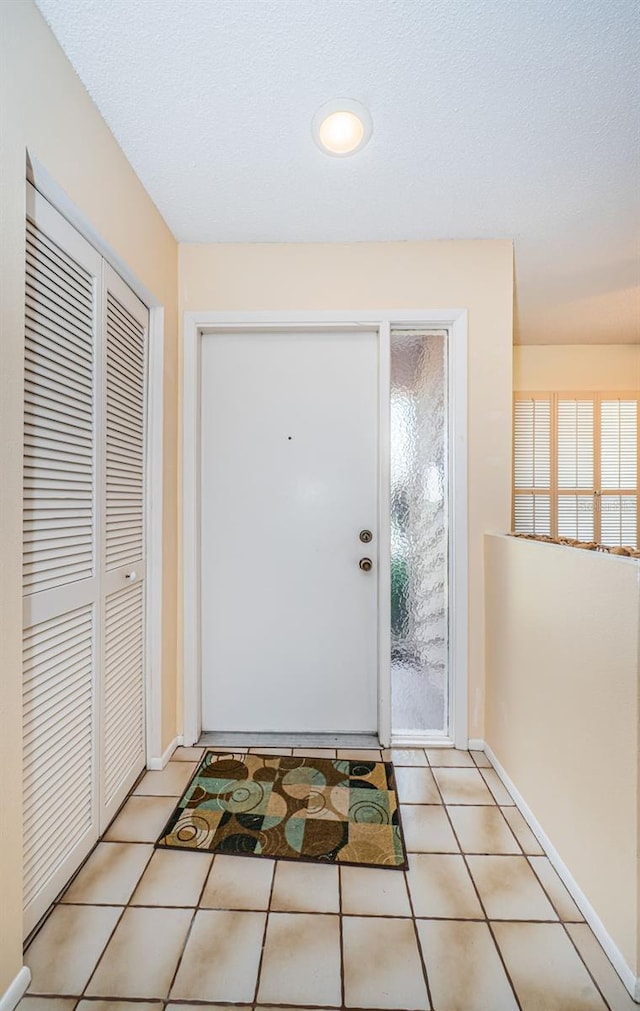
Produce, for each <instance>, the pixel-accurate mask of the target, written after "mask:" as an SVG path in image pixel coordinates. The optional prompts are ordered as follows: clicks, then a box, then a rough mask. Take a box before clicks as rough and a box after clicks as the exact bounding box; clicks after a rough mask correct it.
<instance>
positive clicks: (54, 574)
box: [23, 222, 95, 594]
mask: <svg viewBox="0 0 640 1011" xmlns="http://www.w3.org/2000/svg"><path fill="white" fill-rule="evenodd" d="M26 285H27V353H26V357H25V413H24V422H25V425H24V480H23V487H24V505H25V513H24V553H23V592H24V593H25V594H30V593H38V592H40V591H42V590H50V589H54V588H57V587H62V586H65V585H66V584H68V583H71V582H75V581H76V580H79V579H85V578H87V577H89V576H91V575H92V573H93V570H94V548H93V509H94V503H93V497H94V496H93V489H94V465H93V451H94V439H93V412H94V403H93V339H94V338H93V334H94V317H95V296H94V280H93V278H92V276H91V275H90V274H89V272H88V271H86V270H85V269H84V268H83V267H82V266H81V265H80V264H78V263H76V262H75V261H74V260H73V259H72V258H71V257H70V256H68V254H67V253H66V252H64V251H63V250H62V249H61V248H60V247H59V246H57V245H56V243H55V242H54V241H53V240H52V239H50V238H48V237H46V236H45V235H44V234H43V233H42V232H40V231H39V230H38V229H37V227H36V226H35V225H34V224H32V223H31V222H28V223H27V264H26ZM30 321H31V325H30ZM71 363H72V364H71ZM69 364H71V368H68V365H69ZM44 530H46V537H45V536H41V534H42V532H43V531H44Z"/></svg>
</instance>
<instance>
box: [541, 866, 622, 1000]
mask: <svg viewBox="0 0 640 1011" xmlns="http://www.w3.org/2000/svg"><path fill="white" fill-rule="evenodd" d="M547 859H548V857H547ZM581 922H582V924H583V925H584V926H585V927H586V928H587V930H591V927H590V926H589V924H588V923H587V921H586V920H582V921H581ZM562 926H563V928H564V932H565V934H566V935H567V937H568V938H569V942H570V943H571V945H572V946H573V948H574V950H575V952H576V954H577V956H578V958H579V959H580V961H581V962H582V964H583V965H584V967H585V969H586V970H587V973H588V974H589V976H590V978H591V980H592V981H593V985H594V986H595V988H596V990H597V991H598V993H599V994H600V996H601V997H602V1000H603V1001H604V1005H605V1007H606V1008H607V1011H615V1008H612V1007H611V1004H610V1003H609V1001H608V999H607V997H606V996H605V994H604V992H603V991H602V990H601V988H600V986H599V984H598V981H597V980H596V978H595V976H594V975H593V973H592V972H591V969H590V968H589V966H588V965H587V963H586V960H585V959H584V958H583V957H582V954H581V952H580V949H579V948H578V945H577V944H576V942H575V941H574V939H573V938H572V936H571V933H570V931H569V930H568V929H567V924H566V923H565V922H564V921H563V923H562ZM591 933H593V931H591ZM594 937H595V934H594ZM596 942H597V943H598V945H600V942H599V941H598V938H597V937H596ZM600 947H602V945H600ZM603 950H604V949H603ZM604 954H605V957H607V960H608V956H607V953H606V951H605V952H604ZM609 965H611V968H612V969H613V970H614V972H615V971H616V970H615V967H614V966H613V965H612V964H611V962H610V961H609ZM616 976H617V974H616ZM617 978H618V979H620V977H619V976H617ZM620 982H621V983H622V980H620ZM622 986H624V983H622ZM625 989H626V988H625ZM626 992H627V994H628V996H629V997H630V998H631V1000H633V997H631V995H630V994H629V993H628V991H626Z"/></svg>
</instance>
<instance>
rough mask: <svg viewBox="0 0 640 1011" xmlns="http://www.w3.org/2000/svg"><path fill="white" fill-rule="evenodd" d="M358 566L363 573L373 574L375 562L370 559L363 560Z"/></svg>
mask: <svg viewBox="0 0 640 1011" xmlns="http://www.w3.org/2000/svg"><path fill="white" fill-rule="evenodd" d="M358 565H359V566H360V568H361V569H362V571H363V572H371V570H372V568H373V562H372V561H371V559H370V558H361V559H360V561H359V562H358Z"/></svg>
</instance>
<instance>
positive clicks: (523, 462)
mask: <svg viewBox="0 0 640 1011" xmlns="http://www.w3.org/2000/svg"><path fill="white" fill-rule="evenodd" d="M513 426H514V462H513V467H514V523H515V525H516V526H515V528H516V529H517V530H520V531H522V532H523V533H530V534H549V533H550V532H551V398H550V397H549V396H548V395H544V394H542V395H540V396H538V395H536V394H532V395H531V396H529V397H528V398H527V399H524V398H523V399H521V400H517V401H516V403H515V405H514V419H513Z"/></svg>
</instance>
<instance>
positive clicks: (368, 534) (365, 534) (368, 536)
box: [360, 530, 373, 544]
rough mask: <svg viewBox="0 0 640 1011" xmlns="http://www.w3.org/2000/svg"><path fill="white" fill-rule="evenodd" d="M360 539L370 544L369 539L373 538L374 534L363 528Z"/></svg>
mask: <svg viewBox="0 0 640 1011" xmlns="http://www.w3.org/2000/svg"><path fill="white" fill-rule="evenodd" d="M360 540H361V541H362V543H363V544H368V543H369V541H372V540H373V534H372V533H371V531H370V530H361V531H360Z"/></svg>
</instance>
